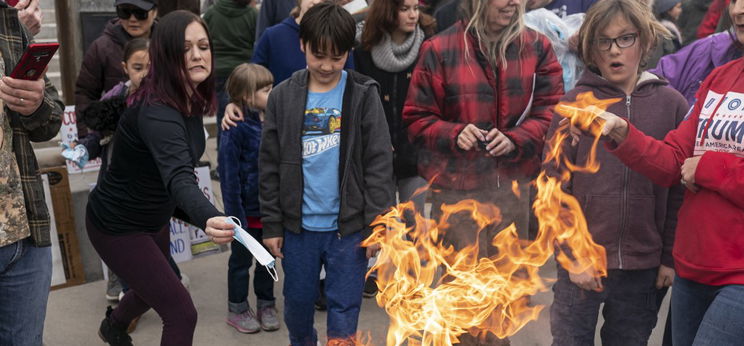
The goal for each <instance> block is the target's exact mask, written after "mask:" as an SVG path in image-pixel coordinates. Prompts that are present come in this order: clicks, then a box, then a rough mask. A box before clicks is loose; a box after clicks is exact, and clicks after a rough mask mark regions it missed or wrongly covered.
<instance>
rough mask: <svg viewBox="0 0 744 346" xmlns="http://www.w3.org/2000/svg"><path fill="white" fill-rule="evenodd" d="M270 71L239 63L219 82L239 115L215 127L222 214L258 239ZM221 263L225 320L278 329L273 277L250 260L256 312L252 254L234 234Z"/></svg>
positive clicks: (240, 326) (250, 328)
mask: <svg viewBox="0 0 744 346" xmlns="http://www.w3.org/2000/svg"><path fill="white" fill-rule="evenodd" d="M273 83H274V77H273V76H272V75H271V72H269V70H267V69H266V68H265V67H263V66H261V65H256V64H240V65H238V66H237V67H235V69H234V70H233V71H232V73H231V74H230V76H229V77H228V79H227V82H226V83H225V91H226V92H227V95H228V97H229V99H230V102H232V103H234V104H236V105H239V106H240V107H241V108H242V109H243V114H244V119H245V120H244V121H242V122H238V123H237V126H236V127H233V128H230V129H228V130H226V131H223V132H222V133H221V135H220V136H221V138H220V141H221V145H220V150H219V156H218V163H219V164H218V167H219V168H218V169H219V173H220V185H221V189H222V200H223V201H224V203H225V214H227V215H233V216H235V217H237V218H238V219H239V220H240V222H241V224H242V225H243V228H245V230H246V231H248V233H250V235H251V236H253V237H254V238H256V240H258V241H261V233H262V228H263V226H262V225H261V220H260V218H259V217H260V213H259V203H258V148H259V145H260V143H261V128H262V123H263V118H264V110H265V109H266V102H267V100H268V98H269V93H270V92H271V88H272V86H273ZM231 251H232V252H231V253H230V260H229V262H228V269H227V292H228V303H227V304H228V309H229V310H228V315H227V324H229V325H231V326H233V327H234V328H235V329H237V330H238V331H239V332H241V333H256V332H258V331H260V330H261V329H263V330H266V331H274V330H277V329H279V320H278V317H277V311H276V307H275V300H276V299H275V298H274V280H273V279H272V278H271V276H270V275H269V272H268V271H267V270H266V267H264V266H262V265H260V264H259V263H258V262H256V268H255V269H254V271H253V290H254V292H255V293H256V297H257V300H258V301H257V303H256V309H257V313H255V314H254V312H253V310H252V309H251V307H250V304H248V300H247V297H248V284H249V281H250V274H249V273H248V272H249V269H250V268H251V264H252V262H253V256H252V255H251V253H250V252H249V251H248V249H246V248H245V247H244V246H243V245H241V244H240V243H239V242H238V241H237V240H233V242H232V244H231Z"/></svg>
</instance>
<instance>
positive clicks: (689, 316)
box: [672, 276, 744, 346]
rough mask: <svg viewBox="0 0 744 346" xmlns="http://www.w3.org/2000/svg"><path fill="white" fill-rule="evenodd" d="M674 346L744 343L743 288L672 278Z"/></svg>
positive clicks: (721, 345)
mask: <svg viewBox="0 0 744 346" xmlns="http://www.w3.org/2000/svg"><path fill="white" fill-rule="evenodd" d="M672 287H674V290H673V294H672V310H673V311H674V314H672V338H673V339H674V340H673V344H674V346H690V345H695V346H728V345H742V344H744V285H726V286H710V285H704V284H701V283H697V282H694V281H691V280H687V279H683V278H681V277H679V276H676V277H675V278H674V285H673V286H672Z"/></svg>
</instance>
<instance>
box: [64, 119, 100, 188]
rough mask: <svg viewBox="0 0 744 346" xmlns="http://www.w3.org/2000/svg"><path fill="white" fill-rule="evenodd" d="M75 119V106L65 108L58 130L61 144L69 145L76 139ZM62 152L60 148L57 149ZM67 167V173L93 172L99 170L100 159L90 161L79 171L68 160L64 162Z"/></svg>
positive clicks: (78, 168)
mask: <svg viewBox="0 0 744 346" xmlns="http://www.w3.org/2000/svg"><path fill="white" fill-rule="evenodd" d="M77 134H78V132H77V117H76V116H75V106H66V107H65V113H64V115H63V116H62V127H61V128H60V136H61V137H62V143H65V144H68V145H69V144H70V143H72V141H73V140H75V139H77V138H78V136H77ZM59 151H60V152H62V147H60V149H59ZM65 161H66V162H65V164H66V165H67V173H69V174H78V173H83V172H94V171H97V170H98V169H99V168H101V158H100V157H99V158H97V159H95V160H90V161H88V163H87V164H86V165H85V167H83V169H80V167H78V166H77V165H76V164H74V163H73V162H72V161H70V160H65Z"/></svg>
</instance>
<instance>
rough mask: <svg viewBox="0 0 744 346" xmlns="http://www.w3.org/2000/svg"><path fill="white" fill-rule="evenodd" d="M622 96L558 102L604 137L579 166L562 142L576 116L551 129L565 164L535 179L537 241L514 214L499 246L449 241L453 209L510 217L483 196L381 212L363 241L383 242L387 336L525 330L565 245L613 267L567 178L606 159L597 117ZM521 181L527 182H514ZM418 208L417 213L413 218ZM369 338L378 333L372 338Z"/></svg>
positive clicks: (574, 266) (396, 341) (555, 151)
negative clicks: (567, 188) (525, 236)
mask: <svg viewBox="0 0 744 346" xmlns="http://www.w3.org/2000/svg"><path fill="white" fill-rule="evenodd" d="M617 101H619V99H612V100H598V99H596V98H595V97H594V96H593V95H592V94H591V93H585V94H581V95H579V96H578V97H577V99H576V102H572V103H561V104H559V105H557V106H556V108H555V109H556V112H558V113H559V114H560V115H561V116H563V117H566V118H567V119H569V120H570V123H572V124H574V125H575V126H577V127H579V128H582V129H589V130H590V131H591V133H592V134H593V135H594V137H595V139H594V145H593V147H592V155H591V158H590V159H589V160H588V162H587V165H586V166H575V165H573V164H572V163H570V162H568V160H567V158H566V157H564V156H563V153H562V149H561V148H562V143H563V142H564V141H565V140H566V139H567V138H569V137H570V136H569V134H568V131H567V127H568V124H567V122H564V124H563V125H562V126H561V127H560V128H559V130H558V131H556V134H555V135H554V136H553V137H552V138H550V140H549V146H550V150H549V152H548V155H547V157H546V159H545V160H546V161H545V162H546V163H550V162H553V163H556V164H562V166H561V167H562V170H561V171H560V172H559V174H558V176H557V177H554V176H548V175H547V174H546V173H545V171H543V172H541V173H540V175H539V176H538V178H537V180H536V181H535V184H536V186H537V190H538V192H537V199H536V201H535V203H534V205H533V208H534V210H535V214H536V216H537V218H538V219H539V221H540V222H539V233H538V235H537V238H536V239H535V240H534V241H533V242H529V241H526V240H521V239H519V237H518V236H517V230H516V227H515V226H514V225H513V224H512V225H510V226H509V227H507V228H506V229H504V230H502V231H501V232H500V233H498V234H497V235H496V236H495V237H493V239H492V245H493V246H494V247H496V248H497V249H498V252H497V253H498V255H497V256H493V257H490V258H479V257H478V244H477V243H476V244H473V245H471V246H468V247H465V248H463V249H461V250H460V251H455V250H454V249H453V248H452V247H451V246H444V245H442V240H441V237H442V232H443V231H444V230H446V229H447V228H449V224H448V219H449V217H450V216H451V215H453V214H456V213H460V212H466V213H468V214H470V216H471V217H472V219H473V220H474V221H475V222H476V224H477V226H478V229H477V230H473V231H477V232H480V231H482V230H483V229H484V228H486V227H487V226H488V225H493V224H497V223H498V222H500V221H501V214H500V211H499V209H498V208H497V207H496V206H493V205H489V204H482V203H478V202H477V201H474V200H463V201H460V202H459V203H457V204H454V205H443V206H442V217H441V219H440V220H431V219H427V218H425V217H423V216H422V215H421V214H419V213H417V212H415V208H414V205H413V202H406V203H402V204H400V205H398V206H396V207H395V208H393V209H392V210H391V211H390V212H389V213H387V214H385V215H381V216H379V217H378V218H377V220H376V221H375V225H376V226H375V229H374V231H373V234H372V235H371V236H370V237H369V238H368V239H366V240H365V241H364V242H363V243H362V245H363V246H369V245H374V244H379V245H380V246H381V252H380V254H379V255H378V259H377V262H376V264H375V265H374V267H372V268H371V269H370V271H377V285H378V287H379V293H378V294H377V303H378V304H379V305H380V306H381V307H383V308H384V309H385V311H386V312H387V314H388V315H389V316H390V326H389V329H388V334H387V342H386V343H387V345H401V344H403V343H408V344H409V345H435V346H439V345H451V344H453V343H457V342H458V341H459V339H458V337H459V336H460V335H462V334H464V333H468V332H470V333H472V334H480V335H481V336H484V335H485V334H484V333H485V332H490V333H493V334H495V335H496V336H498V337H499V338H505V337H507V336H510V335H513V334H515V333H516V332H517V331H519V330H520V329H521V328H522V327H523V326H524V325H525V324H527V323H528V322H529V321H532V320H536V319H537V317H538V315H539V313H540V311H541V310H542V308H543V307H542V306H530V305H529V297H530V296H532V295H534V294H536V293H537V292H539V291H544V290H545V289H546V287H545V284H544V283H543V280H542V279H541V278H540V276H539V275H538V269H539V268H540V267H541V266H542V265H543V264H545V262H546V261H547V260H548V259H549V258H550V256H552V255H553V253H554V252H555V247H556V246H559V247H560V248H561V249H564V250H568V251H559V252H557V255H556V258H557V260H558V262H559V263H560V264H561V265H562V266H563V267H564V268H566V269H567V270H568V271H570V272H572V273H582V272H584V271H586V270H588V269H592V270H593V271H594V273H595V274H596V275H598V276H606V275H607V269H606V267H607V263H606V255H605V249H604V248H603V247H601V246H599V245H597V244H596V243H594V241H592V238H591V235H590V234H589V232H588V230H587V226H586V220H585V219H584V215H583V213H582V211H581V207H580V206H579V203H578V201H577V200H576V199H575V198H574V197H573V196H571V195H569V194H566V193H564V192H563V191H562V190H561V185H562V184H563V183H566V182H568V181H569V180H570V178H571V172H573V171H581V172H596V171H597V169H599V164H598V163H597V162H596V160H595V156H594V151H595V150H596V145H597V143H598V142H599V134H600V133H601V132H600V131H601V127H602V126H601V122H598V121H595V119H596V118H597V115H599V114H601V112H603V111H604V109H606V108H607V107H608V106H609V105H610V104H612V103H615V102H617ZM596 120H599V119H596ZM512 189H513V190H517V191H518V189H517V187H515V186H514V185H513V186H512ZM420 192H421V191H419V193H420ZM411 215H413V218H414V220H413V221H415V222H411ZM406 220H407V221H408V222H406ZM568 253H570V255H569V254H568ZM365 343H367V344H369V343H371V342H370V341H369V339H367V341H366V342H365Z"/></svg>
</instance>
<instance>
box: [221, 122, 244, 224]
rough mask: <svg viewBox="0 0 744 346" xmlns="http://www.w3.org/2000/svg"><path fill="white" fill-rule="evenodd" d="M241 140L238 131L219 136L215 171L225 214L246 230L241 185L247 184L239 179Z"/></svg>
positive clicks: (234, 130)
mask: <svg viewBox="0 0 744 346" xmlns="http://www.w3.org/2000/svg"><path fill="white" fill-rule="evenodd" d="M243 140H244V139H243V138H242V136H241V135H240V132H239V131H238V129H231V130H228V131H224V132H222V134H221V135H220V150H219V151H218V152H217V163H218V165H217V169H218V170H219V173H220V190H221V191H222V202H223V204H224V206H225V214H226V215H229V216H235V217H237V218H238V220H240V224H241V225H243V228H247V226H246V225H247V224H248V222H247V221H246V217H245V208H244V206H243V198H241V192H242V191H243V190H242V189H241V185H242V184H244V183H247V182H246V181H243V180H242V179H241V174H240V167H241V163H242V162H241V160H240V153H241V143H243Z"/></svg>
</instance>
